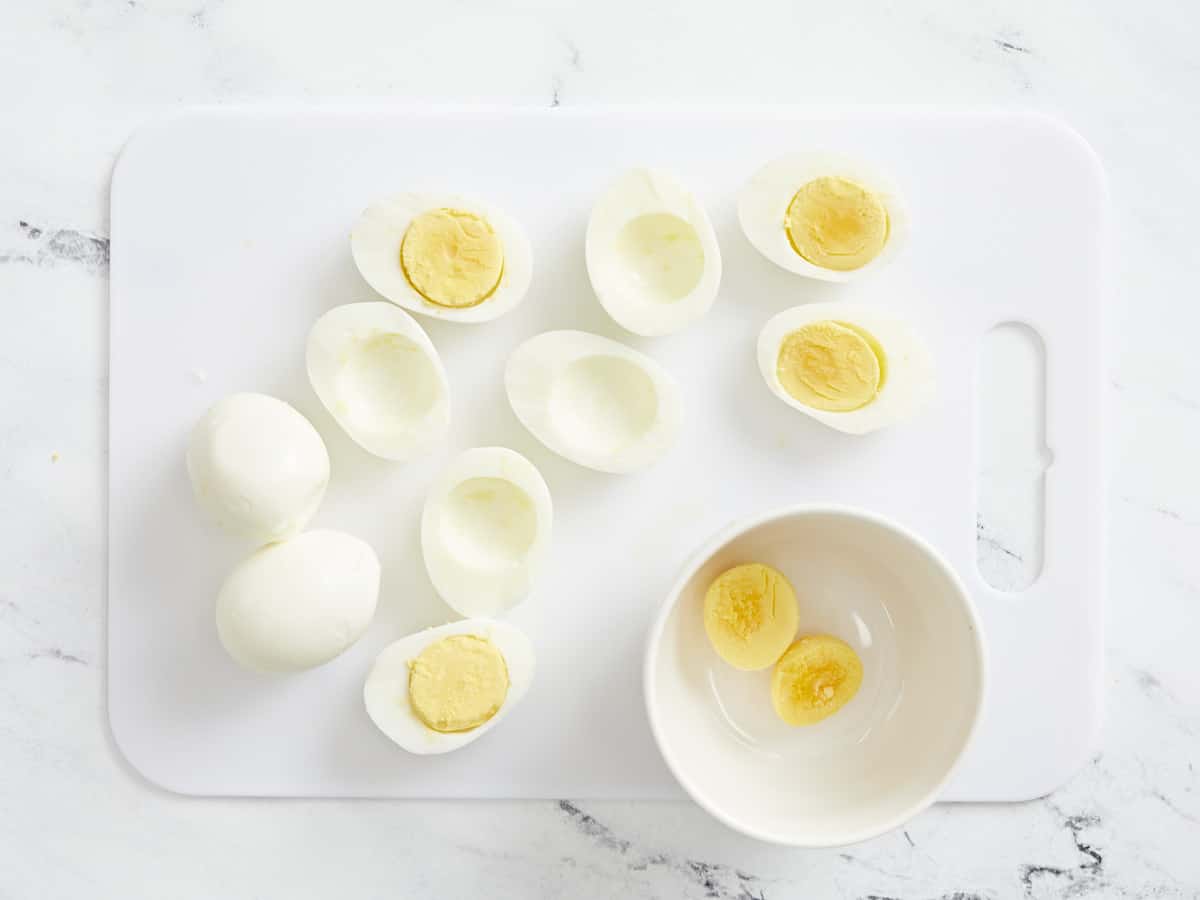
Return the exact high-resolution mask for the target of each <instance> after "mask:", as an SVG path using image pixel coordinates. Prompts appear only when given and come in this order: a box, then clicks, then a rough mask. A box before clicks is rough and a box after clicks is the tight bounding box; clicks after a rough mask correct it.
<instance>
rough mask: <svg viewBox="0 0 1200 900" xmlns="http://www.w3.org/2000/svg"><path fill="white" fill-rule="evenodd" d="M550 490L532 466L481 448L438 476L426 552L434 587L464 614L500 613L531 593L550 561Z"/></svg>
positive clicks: (425, 532) (427, 513)
mask: <svg viewBox="0 0 1200 900" xmlns="http://www.w3.org/2000/svg"><path fill="white" fill-rule="evenodd" d="M552 520H553V514H552V507H551V502H550V489H549V488H547V487H546V482H545V481H544V480H543V479H542V476H541V474H540V473H539V472H538V470H537V469H536V468H535V467H534V465H533V463H531V462H530V461H529V460H527V459H526V458H525V457H523V456H521V454H519V453H517V452H515V451H513V450H509V449H507V448H504V447H477V448H475V449H473V450H467V451H466V452H465V453H462V454H460V455H459V456H457V457H455V459H454V460H452V461H451V462H450V464H449V465H448V466H447V467H446V469H445V470H444V471H443V472H442V473H441V474H440V475H439V476H438V477H437V479H436V480H435V481H434V483H433V485H432V487H430V489H429V494H428V496H427V498H426V500H425V508H424V511H423V512H422V514H421V551H422V553H423V555H424V557H425V567H426V569H427V570H428V572H429V578H430V580H431V581H432V582H433V586H434V588H436V589H437V592H438V594H440V595H441V597H442V599H443V600H445V601H446V603H447V604H449V606H450V607H451V608H452V609H453V610H454V611H455V612H457V613H459V614H460V615H464V616H494V615H499V614H500V613H503V612H505V611H507V610H509V609H511V608H512V607H513V606H515V605H516V604H518V603H520V602H521V601H522V600H523V599H525V597H526V596H527V595H528V594H529V590H530V587H531V586H532V584H533V581H534V579H535V578H536V576H537V574H538V572H539V571H540V570H541V568H542V565H543V563H544V561H545V558H546V553H547V550H548V549H549V544H550V531H551V525H552Z"/></svg>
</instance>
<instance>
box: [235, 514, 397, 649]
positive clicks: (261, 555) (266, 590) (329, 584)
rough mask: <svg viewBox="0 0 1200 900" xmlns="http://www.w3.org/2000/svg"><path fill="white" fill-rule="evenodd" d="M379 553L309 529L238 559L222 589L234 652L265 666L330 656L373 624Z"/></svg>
mask: <svg viewBox="0 0 1200 900" xmlns="http://www.w3.org/2000/svg"><path fill="white" fill-rule="evenodd" d="M379 571H380V569H379V558H378V557H377V556H376V555H375V551H374V550H372V549H371V546H370V545H369V544H367V543H366V541H363V540H360V539H359V538H356V537H354V536H353V535H349V534H345V533H344V532H341V531H328V530H317V531H306V532H304V533H303V534H299V535H297V536H296V537H293V538H289V539H288V540H286V541H281V542H279V543H276V544H268V545H267V546H265V547H263V548H262V549H260V550H258V551H257V552H256V553H254V554H252V555H251V556H250V557H248V558H247V559H245V560H243V561H242V562H241V563H240V564H238V565H237V566H236V567H235V568H234V570H233V571H232V572H230V573H229V576H228V577H227V578H226V579H225V582H224V584H222V585H221V589H220V591H219V592H218V594H217V610H216V613H217V635H218V636H219V637H220V639H221V644H222V645H223V646H224V647H225V649H226V651H228V653H229V655H230V656H231V657H233V659H234V660H235V661H236V662H238V663H240V664H241V665H243V666H245V667H246V668H248V669H252V670H255V671H259V672H293V671H297V670H300V669H310V668H312V667H313V666H319V665H321V664H322V663H326V662H329V660H331V659H333V658H334V657H335V656H337V655H338V654H340V653H341V652H342V651H343V650H345V649H346V648H347V647H349V646H350V645H351V644H353V643H354V642H355V641H357V640H358V639H359V638H360V637H361V636H362V634H363V632H364V631H366V630H367V626H368V625H370V624H371V619H372V617H374V615H375V606H376V603H377V602H378V599H379Z"/></svg>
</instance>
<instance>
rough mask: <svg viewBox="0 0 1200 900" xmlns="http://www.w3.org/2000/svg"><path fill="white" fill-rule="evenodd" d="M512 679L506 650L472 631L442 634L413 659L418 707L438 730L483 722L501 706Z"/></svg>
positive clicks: (411, 690)
mask: <svg viewBox="0 0 1200 900" xmlns="http://www.w3.org/2000/svg"><path fill="white" fill-rule="evenodd" d="M508 685H509V681H508V666H507V665H505V662H504V657H503V655H501V653H500V651H499V650H497V649H496V647H495V645H493V644H492V642H491V641H489V640H487V639H486V638H482V637H477V636H475V635H473V634H456V635H453V636H452V637H448V638H442V640H440V641H438V642H437V643H435V644H430V645H429V646H428V647H426V648H425V649H424V650H422V651H421V653H420V655H419V656H417V658H416V659H414V660H413V661H412V662H410V663H409V671H408V694H409V699H410V701H411V703H412V708H413V712H415V713H416V715H417V718H418V719H420V720H421V721H422V722H424V723H425V725H426V726H428V727H429V728H431V729H433V730H434V731H440V732H444V733H447V732H457V731H470V730H472V729H473V728H478V727H479V726H480V725H482V724H483V723H484V722H486V721H488V719H490V718H492V716H494V715H496V713H498V712H499V711H500V707H501V706H503V705H504V699H505V697H507V696H508Z"/></svg>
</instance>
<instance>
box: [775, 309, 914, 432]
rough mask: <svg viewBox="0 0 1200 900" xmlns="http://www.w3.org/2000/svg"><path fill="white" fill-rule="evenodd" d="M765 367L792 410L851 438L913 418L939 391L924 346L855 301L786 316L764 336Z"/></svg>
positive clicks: (908, 332) (904, 328)
mask: <svg viewBox="0 0 1200 900" xmlns="http://www.w3.org/2000/svg"><path fill="white" fill-rule="evenodd" d="M758 367H759V370H760V371H761V372H762V376H763V379H764V380H765V381H766V382H767V386H768V387H769V388H770V389H771V391H772V392H773V393H774V394H775V395H776V396H777V397H779V398H780V399H781V400H783V402H784V403H786V404H788V406H791V407H793V408H794V409H798V410H800V411H801V412H803V413H805V414H806V415H809V416H811V417H812V418H814V419H816V420H817V421H819V422H822V423H824V424H826V425H828V426H829V427H830V428H835V429H837V430H838V431H844V432H846V433H848V434H866V433H867V432H870V431H875V430H876V429H878V428H883V427H885V426H887V425H891V424H893V423H895V422H898V421H900V420H902V419H906V418H908V417H909V416H911V415H913V414H914V413H916V412H917V411H918V410H919V409H920V408H921V407H922V406H924V405H925V404H926V403H927V402H928V401H929V399H930V397H931V396H932V394H933V392H934V389H935V387H936V376H935V372H934V367H933V359H932V357H931V355H930V353H929V351H928V349H927V348H926V346H925V344H924V342H923V341H922V340H921V339H920V338H919V337H918V336H917V335H916V334H915V333H914V332H913V331H912V330H911V329H910V328H909V327H908V326H907V325H905V324H904V323H902V322H899V321H897V320H895V319H893V318H891V317H890V316H887V315H884V314H881V313H879V312H877V311H876V310H874V309H873V308H871V307H867V306H862V305H860V304H854V303H813V304H809V305H807V306H796V307H793V308H792V309H788V310H784V311H783V312H781V313H779V314H778V315H776V316H775V317H773V318H772V319H770V320H769V321H768V322H767V324H766V325H765V326H763V329H762V331H761V332H760V334H759V336H758Z"/></svg>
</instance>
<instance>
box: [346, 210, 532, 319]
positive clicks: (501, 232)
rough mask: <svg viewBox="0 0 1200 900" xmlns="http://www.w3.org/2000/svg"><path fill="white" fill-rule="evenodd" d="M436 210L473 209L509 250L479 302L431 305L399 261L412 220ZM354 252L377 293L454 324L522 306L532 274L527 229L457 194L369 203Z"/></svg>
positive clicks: (353, 240) (352, 243)
mask: <svg viewBox="0 0 1200 900" xmlns="http://www.w3.org/2000/svg"><path fill="white" fill-rule="evenodd" d="M433 209H458V210H462V211H463V212H470V213H474V214H475V215H477V216H479V217H480V218H482V219H484V220H485V221H486V222H488V224H490V225H491V226H492V229H493V230H494V231H495V232H496V236H497V237H498V238H499V239H500V244H501V247H502V248H503V252H504V268H503V270H502V271H501V274H500V283H499V284H498V285H497V286H496V289H495V290H494V291H493V292H492V294H491V295H490V296H489V297H487V299H485V300H483V301H482V302H481V303H477V304H476V305H475V306H468V307H462V308H454V307H448V306H441V305H439V304H437V303H431V302H430V301H428V300H427V299H425V297H424V296H422V294H421V293H420V291H418V290H417V289H416V288H414V287H413V286H412V284H411V283H410V282H409V280H408V276H407V275H405V274H404V267H403V266H402V265H401V262H400V245H401V243H402V242H403V241H404V234H405V232H407V231H408V226H409V225H410V224H412V221H413V219H415V218H417V216H420V215H421V214H422V213H426V212H428V211H430V210H433ZM350 251H351V253H352V254H353V256H354V264H355V265H356V266H358V271H359V272H360V273H361V274H362V276H363V278H365V279H366V281H367V284H369V285H371V287H373V288H374V289H375V290H376V291H378V292H379V293H380V294H382V295H383V296H384V297H386V298H387V299H388V300H390V301H391V302H392V303H395V304H397V305H398V306H403V307H404V308H405V309H409V310H412V311H413V312H416V313H420V314H421V315H424V316H431V317H433V318H436V319H446V320H447V321H452V322H488V321H491V320H492V319H495V318H497V317H499V316H502V315H504V314H505V313H506V312H508V311H510V310H511V309H513V308H514V307H516V306H517V304H519V303H520V302H521V301H522V300H523V299H525V295H526V293H527V292H528V291H529V283H530V280H531V279H532V277H533V250H532V248H531V247H530V244H529V238H528V237H527V236H526V234H525V230H524V229H523V228H522V227H521V226H520V224H518V223H517V221H516V220H514V219H513V218H512V217H510V216H509V215H507V214H506V213H505V212H504V211H503V210H501V209H498V208H497V207H495V206H492V205H490V204H488V203H485V202H483V201H482V200H477V199H474V198H471V197H464V196H460V195H457V194H421V193H416V194H397V195H396V196H394V197H389V198H387V199H386V200H381V201H379V202H378V203H375V204H372V205H371V206H369V207H367V208H366V209H365V210H364V211H363V213H362V215H361V216H359V218H358V221H357V222H355V223H354V228H353V230H352V231H351V232H350Z"/></svg>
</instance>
